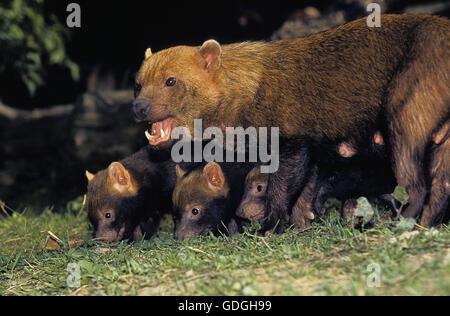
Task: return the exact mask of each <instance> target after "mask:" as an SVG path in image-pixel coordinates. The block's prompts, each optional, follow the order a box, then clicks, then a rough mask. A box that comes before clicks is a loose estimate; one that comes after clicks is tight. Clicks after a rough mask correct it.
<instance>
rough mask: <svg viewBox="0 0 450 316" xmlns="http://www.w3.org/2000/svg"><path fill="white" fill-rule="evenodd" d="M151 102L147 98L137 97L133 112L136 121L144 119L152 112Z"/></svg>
mask: <svg viewBox="0 0 450 316" xmlns="http://www.w3.org/2000/svg"><path fill="white" fill-rule="evenodd" d="M150 107H151V105H150V102H149V101H147V100H146V99H136V100H134V101H133V113H134V118H135V119H136V121H138V122H141V121H144V120H145V119H146V118H147V116H148V114H149V113H150Z"/></svg>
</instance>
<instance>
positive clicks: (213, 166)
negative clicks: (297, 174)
mask: <svg viewBox="0 0 450 316" xmlns="http://www.w3.org/2000/svg"><path fill="white" fill-rule="evenodd" d="M252 167H253V164H247V163H221V164H218V163H216V162H210V163H207V164H206V165H203V166H201V167H197V168H193V169H191V170H189V171H185V170H183V169H182V168H181V167H180V166H179V165H177V166H176V173H177V176H178V179H177V183H176V186H175V189H174V191H173V205H174V218H175V238H176V239H185V238H193V237H198V236H201V235H205V234H207V233H208V232H213V233H216V234H217V233H218V232H223V233H235V232H237V231H238V230H239V226H238V222H239V221H236V219H237V218H236V216H235V211H236V208H237V207H238V205H239V202H240V200H241V198H242V194H243V191H244V179H245V176H246V174H248V172H249V170H250V169H251V168H252Z"/></svg>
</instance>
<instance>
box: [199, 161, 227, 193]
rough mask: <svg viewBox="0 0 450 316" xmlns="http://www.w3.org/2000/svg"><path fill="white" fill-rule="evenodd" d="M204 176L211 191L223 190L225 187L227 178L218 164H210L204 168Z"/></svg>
mask: <svg viewBox="0 0 450 316" xmlns="http://www.w3.org/2000/svg"><path fill="white" fill-rule="evenodd" d="M203 175H204V176H205V177H206V180H207V181H208V186H209V187H210V188H211V189H215V190H217V189H223V188H224V187H225V176H224V175H223V172H222V168H221V167H220V165H219V164H218V163H216V162H209V163H208V164H207V165H206V166H205V167H203Z"/></svg>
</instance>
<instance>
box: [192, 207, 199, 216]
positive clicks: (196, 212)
mask: <svg viewBox="0 0 450 316" xmlns="http://www.w3.org/2000/svg"><path fill="white" fill-rule="evenodd" d="M198 213H200V210H199V209H198V208H193V209H192V214H194V215H198Z"/></svg>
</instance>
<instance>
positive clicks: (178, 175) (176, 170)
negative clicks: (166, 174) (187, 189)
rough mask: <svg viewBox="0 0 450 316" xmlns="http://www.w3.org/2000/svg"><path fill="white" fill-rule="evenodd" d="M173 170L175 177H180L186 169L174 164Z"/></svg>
mask: <svg viewBox="0 0 450 316" xmlns="http://www.w3.org/2000/svg"><path fill="white" fill-rule="evenodd" d="M175 172H176V173H177V178H182V177H183V176H184V175H185V174H186V171H184V170H183V169H181V167H180V165H176V166H175Z"/></svg>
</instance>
